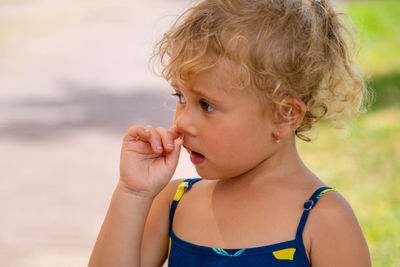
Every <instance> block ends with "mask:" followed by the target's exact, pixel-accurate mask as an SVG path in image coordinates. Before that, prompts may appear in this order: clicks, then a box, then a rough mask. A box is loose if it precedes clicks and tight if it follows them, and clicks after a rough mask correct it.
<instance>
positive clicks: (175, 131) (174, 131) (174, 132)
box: [168, 125, 183, 140]
mask: <svg viewBox="0 0 400 267" xmlns="http://www.w3.org/2000/svg"><path fill="white" fill-rule="evenodd" d="M168 132H170V133H171V134H172V138H173V139H174V140H175V139H177V138H179V137H181V136H182V135H183V133H182V132H180V131H179V130H178V127H176V125H173V126H171V128H169V129H168Z"/></svg>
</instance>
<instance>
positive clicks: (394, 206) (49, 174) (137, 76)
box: [0, 0, 400, 267]
mask: <svg viewBox="0 0 400 267" xmlns="http://www.w3.org/2000/svg"><path fill="white" fill-rule="evenodd" d="M188 2H189V1H188V0H169V1H166V0H152V1H146V0H133V1H132V0H131V1H128V0H114V1H106V0H80V1H77V0H57V1H52V0H0V229H1V231H0V267H11V266H12V267H22V266H32V267H36V266H37V267H39V266H40V267H50V266H51V267H71V266H86V265H87V261H88V258H89V255H90V252H91V249H92V246H93V244H94V242H95V239H96V236H97V233H98V231H99V228H100V225H101V223H102V220H103V218H104V215H105V212H106V209H107V206H108V203H109V200H110V198H111V194H112V191H113V189H114V186H115V185H116V182H117V180H118V159H119V149H120V144H121V139H122V137H123V135H124V132H125V130H126V128H128V127H129V126H130V125H132V124H144V125H147V124H151V125H154V126H165V127H168V126H169V125H170V124H171V123H172V116H173V108H174V102H175V100H174V99H172V98H171V97H170V96H169V93H170V89H169V88H168V85H167V84H166V83H165V82H164V81H163V80H162V79H161V78H159V77H158V76H156V75H155V74H152V73H151V71H150V70H149V67H148V60H149V58H150V56H151V52H152V47H153V45H154V43H155V42H156V41H157V40H158V39H159V38H160V36H161V34H162V33H163V32H164V31H165V30H166V29H167V28H168V26H169V25H170V24H171V23H172V21H173V20H174V19H175V18H176V15H177V14H179V13H181V11H182V10H184V9H185V7H187V5H188ZM336 3H337V5H338V6H339V8H340V9H342V10H344V11H346V12H348V13H349V14H350V17H351V18H352V20H353V23H354V24H355V26H356V27H357V28H358V29H359V40H360V46H359V52H358V56H357V60H356V63H357V65H358V67H359V68H360V69H361V70H362V73H363V75H364V77H366V80H367V85H368V86H369V88H371V90H373V91H374V93H375V100H374V103H373V105H372V107H371V108H370V110H369V111H368V112H367V113H366V114H363V115H362V116H360V117H359V118H358V119H357V120H356V121H355V123H354V124H353V125H352V126H351V127H349V128H347V129H346V130H334V128H332V126H331V125H330V124H329V123H325V122H322V123H321V124H320V125H319V126H318V127H316V129H315V130H314V131H313V132H312V133H311V137H312V139H313V142H312V143H310V144H308V143H307V144H305V143H301V142H300V144H299V147H300V151H301V154H302V155H303V157H304V159H305V161H306V163H307V164H308V165H309V166H310V167H311V169H313V170H314V171H315V172H316V173H317V174H318V175H319V176H320V177H321V178H322V179H323V180H324V181H325V182H326V183H327V184H329V185H331V186H333V187H336V188H337V190H338V191H339V192H341V193H342V194H343V195H344V196H345V197H346V198H347V199H348V200H349V202H350V204H351V205H352V206H353V208H354V211H355V213H356V215H357V217H358V219H359V220H360V224H361V227H362V229H363V231H364V233H365V235H366V238H367V241H368V244H369V246H370V249H371V256H372V260H373V266H399V264H400V254H399V253H398V251H400V231H399V229H400V194H398V192H397V191H398V188H400V180H399V174H400V164H399V159H400V134H399V132H400V120H399V118H400V1H397V0H393V1H389V0H387V1H382V0H381V1H340V2H339V1H337V2H336ZM187 176H190V177H193V176H196V173H195V171H194V169H193V168H192V166H191V164H190V163H189V160H188V157H187V155H186V154H183V156H182V157H181V159H180V163H179V166H178V169H177V172H176V174H175V177H187Z"/></svg>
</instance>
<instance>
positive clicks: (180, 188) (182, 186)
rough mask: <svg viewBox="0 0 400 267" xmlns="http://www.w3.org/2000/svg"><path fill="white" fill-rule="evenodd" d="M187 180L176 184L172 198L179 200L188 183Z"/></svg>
mask: <svg viewBox="0 0 400 267" xmlns="http://www.w3.org/2000/svg"><path fill="white" fill-rule="evenodd" d="M188 184H189V183H188V182H182V183H180V184H179V185H178V189H177V190H176V193H175V196H174V200H175V201H179V200H180V199H181V198H182V196H183V193H185V187H186V186H187V185H188Z"/></svg>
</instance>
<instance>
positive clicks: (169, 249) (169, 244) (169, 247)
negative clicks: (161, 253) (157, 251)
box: [168, 237, 171, 259]
mask: <svg viewBox="0 0 400 267" xmlns="http://www.w3.org/2000/svg"><path fill="white" fill-rule="evenodd" d="M170 253H171V237H170V238H169V239H168V259H169V254H170Z"/></svg>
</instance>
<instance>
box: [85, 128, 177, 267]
mask: <svg viewBox="0 0 400 267" xmlns="http://www.w3.org/2000/svg"><path fill="white" fill-rule="evenodd" d="M178 137H179V133H178V132H177V131H176V129H175V128H171V129H170V130H169V131H166V130H165V129H162V128H157V129H154V128H151V127H146V128H143V127H140V126H134V127H132V128H130V129H129V130H128V131H127V133H126V135H125V137H124V141H123V145H122V149H121V159H120V181H119V183H118V186H117V188H116V189H115V192H114V194H113V198H112V200H111V203H110V207H109V210H108V212H107V215H106V218H105V220H104V223H103V226H102V228H101V231H100V234H99V236H98V239H97V241H96V244H95V247H94V249H93V252H92V255H91V258H90V262H89V267H101V266H107V267H110V266H112V267H123V266H126V267H128V266H129V267H139V266H144V265H142V264H141V255H143V254H145V255H150V254H151V253H150V252H149V246H148V245H147V243H146V242H144V244H145V245H146V248H145V249H144V251H146V253H142V249H141V246H142V237H143V230H144V228H145V223H146V218H147V217H148V214H149V211H150V208H151V207H152V205H153V206H154V207H153V208H152V211H151V213H152V214H153V215H152V216H150V217H153V218H154V217H156V215H157V214H160V216H161V223H163V224H165V226H164V227H161V228H160V227H159V229H157V226H159V224H158V223H152V225H153V227H154V228H155V231H156V232H157V231H158V233H159V235H157V236H158V237H156V238H155V237H154V235H149V234H147V235H146V236H147V237H149V239H151V240H153V241H155V240H156V239H157V238H158V240H157V241H159V244H160V245H158V244H154V246H153V247H154V248H153V249H152V252H153V254H152V255H151V256H152V257H153V258H158V261H161V260H162V258H165V245H163V244H165V243H166V242H167V240H168V231H167V230H165V229H168V228H167V227H168V204H166V203H168V200H167V198H168V196H167V195H171V192H170V191H171V190H172V189H171V188H172V186H167V187H166V188H165V190H163V188H164V187H165V186H166V185H167V184H168V182H169V181H170V179H171V178H172V175H173V173H174V171H175V168H176V165H177V162H178V158H179V152H180V147H181V143H182V141H181V140H180V139H178ZM160 148H161V149H160ZM171 184H172V183H171ZM161 190H163V192H162V193H161V194H160V195H159V196H158V197H157V198H156V200H154V199H155V197H156V196H157V195H158V194H159V193H160V191H161ZM153 200H154V201H153ZM153 202H154V204H153ZM162 208H165V209H164V211H162V210H163V209H162ZM149 219H150V218H149ZM152 221H154V220H152ZM157 253H159V254H164V255H155V254H157ZM142 262H149V261H148V259H142ZM146 266H149V265H148V264H146Z"/></svg>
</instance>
